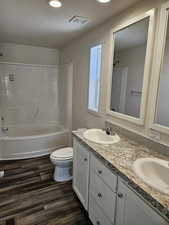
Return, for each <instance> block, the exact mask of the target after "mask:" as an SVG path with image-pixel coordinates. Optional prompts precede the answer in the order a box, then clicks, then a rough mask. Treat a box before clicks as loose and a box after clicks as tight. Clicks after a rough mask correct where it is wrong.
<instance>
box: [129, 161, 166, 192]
mask: <svg viewBox="0 0 169 225" xmlns="http://www.w3.org/2000/svg"><path fill="white" fill-rule="evenodd" d="M133 170H134V172H135V174H136V175H137V176H138V177H139V178H140V179H141V180H142V181H143V182H144V183H146V184H148V185H149V186H151V187H152V188H154V189H156V190H157V191H160V192H161V193H163V194H167V195H169V162H168V161H165V160H161V159H157V158H141V159H137V160H136V161H135V162H134V164H133Z"/></svg>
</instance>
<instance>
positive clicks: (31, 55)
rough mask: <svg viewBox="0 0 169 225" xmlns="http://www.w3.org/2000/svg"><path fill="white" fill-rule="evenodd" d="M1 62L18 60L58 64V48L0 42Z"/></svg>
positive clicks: (27, 62)
mask: <svg viewBox="0 0 169 225" xmlns="http://www.w3.org/2000/svg"><path fill="white" fill-rule="evenodd" d="M0 53H3V56H0V61H1V62H15V63H16V62H18V63H26V64H41V65H56V64H59V50H57V49H51V48H43V47H38V46H28V45H18V44H13V43H0Z"/></svg>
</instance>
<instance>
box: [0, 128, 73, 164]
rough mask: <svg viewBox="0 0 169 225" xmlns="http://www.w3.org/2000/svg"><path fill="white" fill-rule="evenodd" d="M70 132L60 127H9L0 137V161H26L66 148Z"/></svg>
mask: <svg viewBox="0 0 169 225" xmlns="http://www.w3.org/2000/svg"><path fill="white" fill-rule="evenodd" d="M69 138H70V132H69V130H68V129H65V128H64V127H62V126H54V125H49V126H38V127H37V126H36V127H33V126H30V127H11V128H9V130H8V131H6V132H5V134H3V136H1V137H0V160H13V159H26V158H34V157H39V156H43V155H47V154H50V153H51V152H52V151H54V150H55V149H58V148H62V147H65V146H68V143H69Z"/></svg>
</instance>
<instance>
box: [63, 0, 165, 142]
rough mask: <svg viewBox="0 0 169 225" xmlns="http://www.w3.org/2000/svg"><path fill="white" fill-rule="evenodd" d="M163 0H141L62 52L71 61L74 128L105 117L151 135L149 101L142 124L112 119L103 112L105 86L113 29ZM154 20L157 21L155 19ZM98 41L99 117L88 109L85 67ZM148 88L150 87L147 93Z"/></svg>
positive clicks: (98, 122)
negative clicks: (100, 58)
mask: <svg viewBox="0 0 169 225" xmlns="http://www.w3.org/2000/svg"><path fill="white" fill-rule="evenodd" d="M163 2H166V1H165V0H148V1H147V0H142V1H140V2H139V3H137V4H136V5H134V6H133V7H132V8H129V9H127V10H125V11H124V12H122V13H121V14H120V15H116V16H115V17H113V18H111V19H110V20H109V21H107V22H106V23H104V24H103V25H101V26H99V27H97V28H96V29H95V30H93V31H91V32H89V33H87V34H86V35H84V36H83V37H81V38H80V39H78V40H75V41H74V42H72V43H71V44H69V45H68V46H66V47H65V48H64V49H62V52H61V62H62V63H69V62H73V64H74V69H75V72H74V80H73V128H74V129H75V128H78V127H103V126H104V124H105V120H106V119H107V120H109V121H111V122H112V123H114V124H118V125H119V126H121V127H124V128H127V129H129V130H132V131H134V132H136V133H138V134H141V135H143V136H146V137H150V136H149V135H150V129H149V116H148V113H147V112H149V111H150V107H151V101H150V100H149V99H148V102H147V106H146V117H145V125H144V126H138V125H135V124H133V123H132V122H130V121H127V120H122V119H118V118H112V117H111V116H108V115H107V114H106V102H107V88H108V80H107V79H108V73H110V72H111V71H109V63H110V62H109V60H110V57H109V55H110V51H111V48H110V38H111V31H112V28H113V27H115V26H118V25H120V24H122V23H124V22H126V21H128V20H130V19H132V18H133V17H135V16H138V15H139V14H141V13H144V12H146V11H148V10H150V9H152V8H157V10H158V21H159V9H160V7H161V4H162V3H163ZM158 21H157V22H158ZM98 42H101V43H103V45H104V53H103V54H104V56H103V68H102V85H101V116H95V115H93V114H91V113H89V112H88V110H87V96H88V72H89V71H88V68H89V47H90V46H91V45H92V44H96V43H98ZM150 92H151V90H149V93H148V96H149V95H150ZM161 142H162V143H167V144H168V145H169V138H168V135H165V134H161Z"/></svg>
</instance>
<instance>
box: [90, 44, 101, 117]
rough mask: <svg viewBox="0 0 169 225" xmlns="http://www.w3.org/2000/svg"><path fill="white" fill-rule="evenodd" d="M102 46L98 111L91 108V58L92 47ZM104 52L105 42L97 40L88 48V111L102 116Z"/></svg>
mask: <svg viewBox="0 0 169 225" xmlns="http://www.w3.org/2000/svg"><path fill="white" fill-rule="evenodd" d="M99 45H100V46H101V65H100V91H99V105H98V111H95V110H92V109H90V108H89V94H90V93H89V90H90V62H91V61H90V60H91V54H90V53H91V49H92V48H94V47H97V46H99ZM103 52H104V43H103V42H95V43H94V44H90V45H89V48H88V59H89V60H88V95H87V112H88V113H90V114H92V115H94V116H97V117H101V95H102V74H103Z"/></svg>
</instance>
